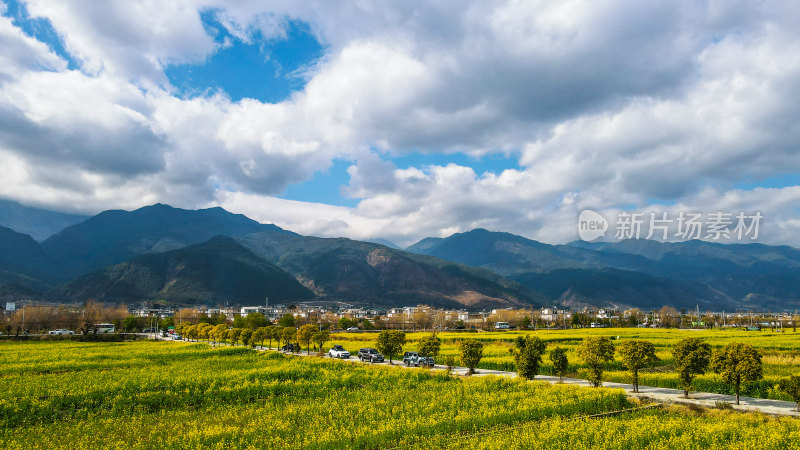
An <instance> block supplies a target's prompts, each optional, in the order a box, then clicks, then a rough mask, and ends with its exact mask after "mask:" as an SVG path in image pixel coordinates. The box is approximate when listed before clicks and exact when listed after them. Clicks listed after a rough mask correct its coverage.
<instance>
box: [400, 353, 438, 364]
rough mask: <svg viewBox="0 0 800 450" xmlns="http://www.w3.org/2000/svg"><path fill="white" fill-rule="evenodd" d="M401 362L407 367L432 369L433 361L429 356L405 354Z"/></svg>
mask: <svg viewBox="0 0 800 450" xmlns="http://www.w3.org/2000/svg"><path fill="white" fill-rule="evenodd" d="M403 362H404V363H405V365H407V366H417V367H433V364H434V360H433V358H431V357H430V356H420V354H419V353H417V352H405V353H404V354H403Z"/></svg>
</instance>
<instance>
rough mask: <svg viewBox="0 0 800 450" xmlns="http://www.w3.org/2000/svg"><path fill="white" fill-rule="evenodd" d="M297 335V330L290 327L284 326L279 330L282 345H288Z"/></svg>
mask: <svg viewBox="0 0 800 450" xmlns="http://www.w3.org/2000/svg"><path fill="white" fill-rule="evenodd" d="M296 337H297V330H296V329H294V328H292V327H285V328H284V329H283V330H281V341H283V345H289V344H291V343H292V341H293V340H295V338H296Z"/></svg>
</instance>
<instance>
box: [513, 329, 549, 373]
mask: <svg viewBox="0 0 800 450" xmlns="http://www.w3.org/2000/svg"><path fill="white" fill-rule="evenodd" d="M516 346H517V348H512V349H510V350H509V351H510V352H511V354H512V355H513V356H514V363H515V364H516V365H517V374H518V375H519V376H520V377H522V378H525V379H527V380H532V379H534V378H536V375H539V367H540V366H541V365H542V355H543V354H544V349H545V347H546V346H547V344H546V343H545V342H544V341H543V340H541V339H539V338H538V337H537V336H517V340H516Z"/></svg>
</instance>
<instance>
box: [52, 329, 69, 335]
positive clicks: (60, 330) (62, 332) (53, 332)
mask: <svg viewBox="0 0 800 450" xmlns="http://www.w3.org/2000/svg"><path fill="white" fill-rule="evenodd" d="M47 334H53V335H62V334H75V332H74V331H72V330H64V329H58V330H50V331H48V332H47Z"/></svg>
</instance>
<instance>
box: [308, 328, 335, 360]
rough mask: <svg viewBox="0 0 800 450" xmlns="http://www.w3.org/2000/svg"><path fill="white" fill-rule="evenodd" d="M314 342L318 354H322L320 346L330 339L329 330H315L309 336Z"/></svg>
mask: <svg viewBox="0 0 800 450" xmlns="http://www.w3.org/2000/svg"><path fill="white" fill-rule="evenodd" d="M311 339H312V340H313V341H314V344H316V345H317V348H319V354H320V355H321V354H322V346H323V345H325V343H326V342H328V341H329V340H330V339H331V332H330V331H327V330H322V331H317V332H316V333H314V336H313V337H312V338H311Z"/></svg>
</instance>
